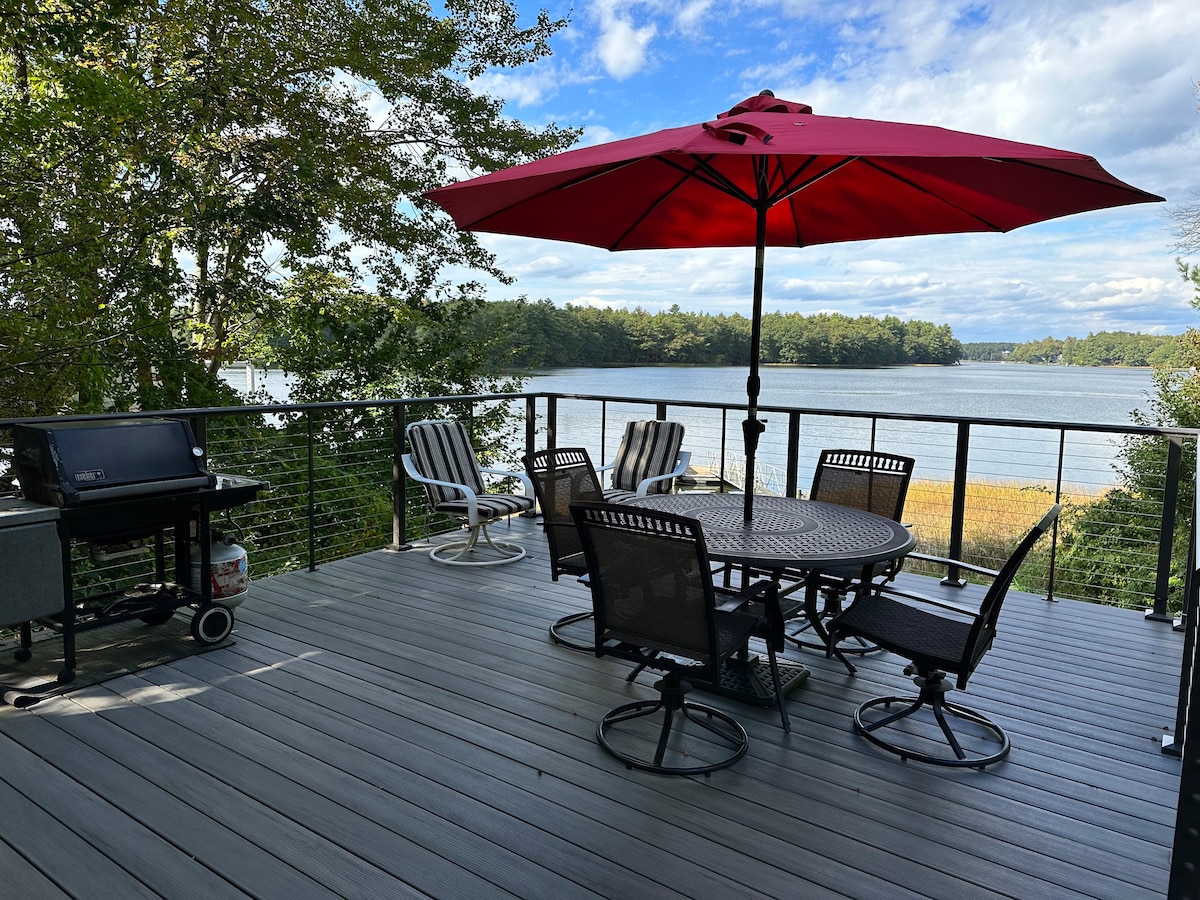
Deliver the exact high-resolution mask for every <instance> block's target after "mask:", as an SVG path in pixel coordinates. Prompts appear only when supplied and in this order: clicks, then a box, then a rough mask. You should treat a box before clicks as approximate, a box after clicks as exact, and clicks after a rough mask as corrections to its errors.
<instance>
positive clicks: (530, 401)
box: [525, 397, 537, 456]
mask: <svg viewBox="0 0 1200 900" xmlns="http://www.w3.org/2000/svg"><path fill="white" fill-rule="evenodd" d="M536 443H537V398H536V397H526V398H525V455H526V456H528V455H529V454H530V453H533V451H534V450H535V449H536V447H535V445H536Z"/></svg>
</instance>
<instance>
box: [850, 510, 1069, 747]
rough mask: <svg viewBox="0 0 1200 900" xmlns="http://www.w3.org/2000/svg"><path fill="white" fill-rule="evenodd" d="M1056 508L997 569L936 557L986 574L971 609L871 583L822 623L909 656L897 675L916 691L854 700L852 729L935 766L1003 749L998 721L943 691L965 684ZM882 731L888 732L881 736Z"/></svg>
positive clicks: (1006, 740) (1004, 741)
mask: <svg viewBox="0 0 1200 900" xmlns="http://www.w3.org/2000/svg"><path fill="white" fill-rule="evenodd" d="M1061 509H1062V507H1061V506H1059V505H1058V504H1057V503H1056V504H1054V505H1053V506H1051V507H1050V509H1049V510H1048V511H1047V512H1046V514H1045V515H1044V516H1042V519H1041V521H1039V522H1038V523H1037V525H1035V526H1034V527H1033V528H1032V529H1031V530H1030V532H1029V533H1028V534H1027V535H1025V537H1024V538H1023V539H1022V540H1021V542H1020V543H1019V544H1018V545H1017V548H1016V550H1014V551H1013V553H1012V555H1011V556H1010V557H1009V558H1008V561H1007V562H1005V564H1004V566H1003V568H1001V569H1000V571H999V572H995V571H992V570H990V569H984V568H982V567H979V566H974V565H970V564H967V563H964V562H960V561H953V560H948V559H941V560H939V561H940V562H941V563H943V564H945V565H955V566H958V567H959V568H962V569H965V570H967V571H970V572H975V573H977V574H980V575H985V576H988V577H990V578H991V579H992V582H991V585H990V587H989V588H988V590H987V593H986V594H985V595H984V598H983V601H982V602H981V603H980V605H979V608H978V609H976V610H970V609H965V608H963V607H962V606H961V605H959V604H954V603H950V602H947V601H945V600H941V599H937V598H933V597H929V596H925V595H922V594H918V593H915V592H911V591H901V590H898V589H896V588H895V587H892V586H879V585H876V586H873V587H872V588H871V589H870V590H869V591H867V592H865V593H862V594H859V596H858V597H857V598H856V599H855V600H854V602H853V603H852V604H850V606H849V607H847V608H846V610H845V611H844V612H842V613H840V614H839V615H837V616H835V617H834V618H833V620H832V621H831V622H830V623H829V634H830V639H831V641H833V640H837V639H839V638H842V637H846V636H852V635H857V636H859V637H862V638H864V639H865V640H868V641H872V642H873V643H875V644H878V645H879V646H880V647H881V648H883V649H884V650H890V651H891V652H893V653H897V654H899V655H900V656H903V657H904V658H906V659H909V660H911V661H912V664H911V665H910V666H908V667H907V668H906V669H905V673H906V674H912V675H914V677H913V683H914V684H915V685H916V686H917V688H918V694H917V696H916V697H876V698H874V699H871V700H867V701H866V702H865V703H862V704H861V705H860V706H859V707H858V708H857V709H856V710H855V711H854V728H855V730H856V731H857V732H858V733H859V734H861V735H863V736H864V737H865V738H867V740H869V741H870V742H871V743H873V744H875V745H876V746H878V747H882V748H883V749H884V750H887V751H888V752H890V753H895V754H897V755H898V756H899V757H900V758H901V759H915V760H917V761H919V762H925V763H931V764H933V765H938V766H959V767H970V768H975V769H982V768H984V767H985V766H989V765H991V764H992V763H994V762H998V761H999V760H1001V759H1003V758H1004V757H1005V756H1007V755H1008V752H1009V750H1010V749H1011V747H1012V744H1011V742H1010V740H1009V737H1008V735H1007V734H1006V733H1005V732H1004V730H1003V729H1002V728H1001V727H1000V726H999V725H997V724H996V723H995V722H993V721H991V720H990V719H988V718H986V717H984V716H983V715H982V714H980V713H978V712H976V711H974V710H972V709H968V708H967V707H965V706H959V705H957V704H953V703H950V702H949V701H948V700H947V699H946V694H947V693H948V692H949V691H951V690H953V688H954V687H957V688H958V689H959V690H963V689H965V688H966V686H967V681H968V679H969V678H970V677H971V675H972V673H974V671H975V668H976V666H978V665H979V662H980V661H981V660H982V659H983V656H984V654H985V653H987V651H988V650H989V649H990V648H991V646H992V641H993V640H994V639H995V636H996V620H997V619H998V618H999V616H1000V607H1001V605H1002V604H1003V603H1004V598H1005V596H1006V595H1007V594H1008V590H1009V588H1010V587H1011V585H1012V580H1013V577H1014V576H1015V575H1016V574H1017V569H1019V568H1020V566H1021V564H1022V563H1023V562H1024V561H1025V557H1026V556H1027V555H1028V554H1029V551H1030V550H1031V549H1032V548H1033V545H1034V544H1036V543H1037V541H1038V539H1039V538H1040V537H1041V536H1042V535H1043V534H1045V533H1046V532H1047V531H1049V530H1050V528H1051V526H1053V524H1054V521H1055V520H1056V519H1057V518H1058V514H1059V512H1060V511H1061ZM931 558H932V557H923V559H931ZM831 646H832V644H831ZM947 674H953V675H957V676H958V678H957V681H956V682H955V684H954V685H953V686H951V684H950V683H949V682H948V681H947V678H946V676H947ZM893 703H902V704H905V706H904V708H903V709H901V710H899V711H898V712H889V713H887V714H886V715H884V716H882V717H880V718H873V719H872V718H869V716H868V713H869V712H870V711H871V710H873V709H875V708H876V707H880V706H882V707H884V709H885V710H886V709H888V708H890V707H891V705H892V704H893ZM926 707H928V709H929V711H930V712H932V714H933V720H934V722H936V728H935V727H933V723H932V722H929V721H928V718H929V717H928V716H927V715H922V716H917V714H918V713H919V712H920V711H921V710H923V709H925V708H926ZM947 716H950V717H953V718H954V719H956V720H957V721H958V722H962V723H966V728H967V730H966V732H964V733H961V734H962V736H960V734H956V733H955V732H954V730H953V729H952V728H951V726H950V720H949V719H948V718H947ZM902 723H904V724H902ZM885 729H888V730H889V733H890V734H892V735H895V736H896V737H895V738H894V739H887V738H884V737H882V736H881V732H883V731H884V730H885ZM939 731H940V733H939ZM943 741H944V742H945V743H948V744H949V745H950V749H951V750H952V751H953V753H954V755H953V756H948V755H946V754H944V753H939V752H935V750H936V747H938V746H944V744H943Z"/></svg>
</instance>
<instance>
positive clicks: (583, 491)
mask: <svg viewBox="0 0 1200 900" xmlns="http://www.w3.org/2000/svg"><path fill="white" fill-rule="evenodd" d="M522 462H523V463H524V464H525V471H526V472H527V473H529V477H530V479H531V480H532V481H533V491H534V493H535V494H536V495H537V500H538V505H539V506H540V507H541V508H542V525H543V526H544V527H545V529H546V543H547V544H548V545H549V547H550V575H551V577H552V578H554V580H555V581H557V580H558V576H559V575H560V574H562V573H564V572H565V573H567V574H570V575H582V574H583V573H584V572H586V571H587V563H586V562H585V561H584V558H583V544H582V543H580V540H579V531H578V529H576V527H575V519H574V518H572V516H571V504H572V503H578V502H580V501H587V500H591V501H599V500H601V499H602V498H603V494H602V493H601V489H600V477H599V476H598V475H597V474H596V470H595V469H594V468H593V467H592V460H591V457H589V456H588V452H587V450H585V449H584V448H582V447H555V448H553V449H550V450H539V451H538V452H537V453H530V454H529V455H528V456H526V457H525V458H524V459H523V460H522Z"/></svg>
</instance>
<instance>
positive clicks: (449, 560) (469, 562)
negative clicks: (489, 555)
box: [429, 523, 525, 566]
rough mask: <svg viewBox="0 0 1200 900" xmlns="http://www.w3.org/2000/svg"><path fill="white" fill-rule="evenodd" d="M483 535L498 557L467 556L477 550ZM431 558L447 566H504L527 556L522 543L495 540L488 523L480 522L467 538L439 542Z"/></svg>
mask: <svg viewBox="0 0 1200 900" xmlns="http://www.w3.org/2000/svg"><path fill="white" fill-rule="evenodd" d="M480 537H482V538H483V539H484V541H485V542H486V543H487V545H488V546H489V547H491V548H492V549H493V550H494V551H495V552H496V553H497V554H499V558H498V559H471V558H467V557H468V555H469V554H471V553H473V552H474V550H475V545H476V544H478V543H479V538H480ZM429 558H430V559H432V560H434V561H435V562H440V563H442V564H443V565H447V566H502V565H505V564H507V563H514V562H516V561H517V560H520V559H524V558H525V548H524V547H522V546H521V545H520V544H513V543H509V542H507V541H493V540H492V536H491V535H490V534H488V530H487V525H486V524H485V523H480V524H479V525H475V526H472V527H471V530H470V533H469V534H468V535H467V537H466V539H465V540H461V541H451V542H450V543H448V544H438V545H437V546H436V547H434V548H433V549H432V550H430V551H429Z"/></svg>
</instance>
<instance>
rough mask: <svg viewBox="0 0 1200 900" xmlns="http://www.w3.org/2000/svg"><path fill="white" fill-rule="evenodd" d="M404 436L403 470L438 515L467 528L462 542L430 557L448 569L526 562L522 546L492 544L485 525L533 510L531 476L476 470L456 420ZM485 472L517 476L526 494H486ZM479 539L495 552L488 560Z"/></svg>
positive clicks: (417, 426)
mask: <svg viewBox="0 0 1200 900" xmlns="http://www.w3.org/2000/svg"><path fill="white" fill-rule="evenodd" d="M405 434H406V435H407V437H408V446H409V451H410V452H408V453H406V454H404V455H403V457H402V461H403V463H404V471H405V472H407V473H408V476H409V477H410V478H412V479H413V480H414V481H417V482H420V483H421V484H422V485H423V486H424V488H425V494H426V497H427V498H428V500H429V505H430V506H431V507H433V509H434V510H435V511H436V512H440V513H444V514H445V515H448V516H451V517H453V518H456V519H459V520H460V521H462V522H463V523H464V524H465V525H466V526H467V528H468V529H469V533H468V535H467V537H466V538H465V539H464V540H459V541H452V542H450V543H446V544H439V545H437V546H436V547H434V548H433V549H432V550H431V551H430V552H429V557H430V559H433V560H435V561H436V562H440V563H445V564H446V565H451V566H495V565H502V564H504V563H511V562H516V561H517V560H519V559H524V558H525V548H524V547H522V546H521V545H520V544H515V543H511V542H505V541H494V540H492V537H491V535H489V534H488V532H487V526H488V525H489V524H490V523H492V522H494V521H496V520H497V519H499V518H503V517H506V516H511V515H513V514H514V513H519V512H524V511H526V510H531V509H533V500H534V496H533V484H532V483H531V482H530V480H529V477H528V476H527V475H525V473H524V472H510V471H507V470H504V469H483V468H480V466H479V460H478V459H476V457H475V451H474V450H473V449H472V447H471V440H470V438H469V437H468V436H467V430H466V429H465V428H464V427H463V426H462V424H461V423H459V422H450V421H446V420H432V419H431V420H426V421H423V422H413V423H412V424H411V425H409V426H408V428H407V429H405ZM484 474H488V475H500V476H504V477H507V478H516V479H518V480H519V481H520V482H521V484H522V485H523V487H524V492H525V493H524V495H518V494H500V493H494V494H490V493H487V491H486V489H485V487H484V484H483V475H484ZM481 537H482V538H483V540H484V542H485V543H486V544H487V546H488V547H490V548H491V549H492V551H493V552H494V555H493V556H491V557H490V558H487V556H486V555H480V548H479V547H477V544H478V542H479V539H480V538H481Z"/></svg>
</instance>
